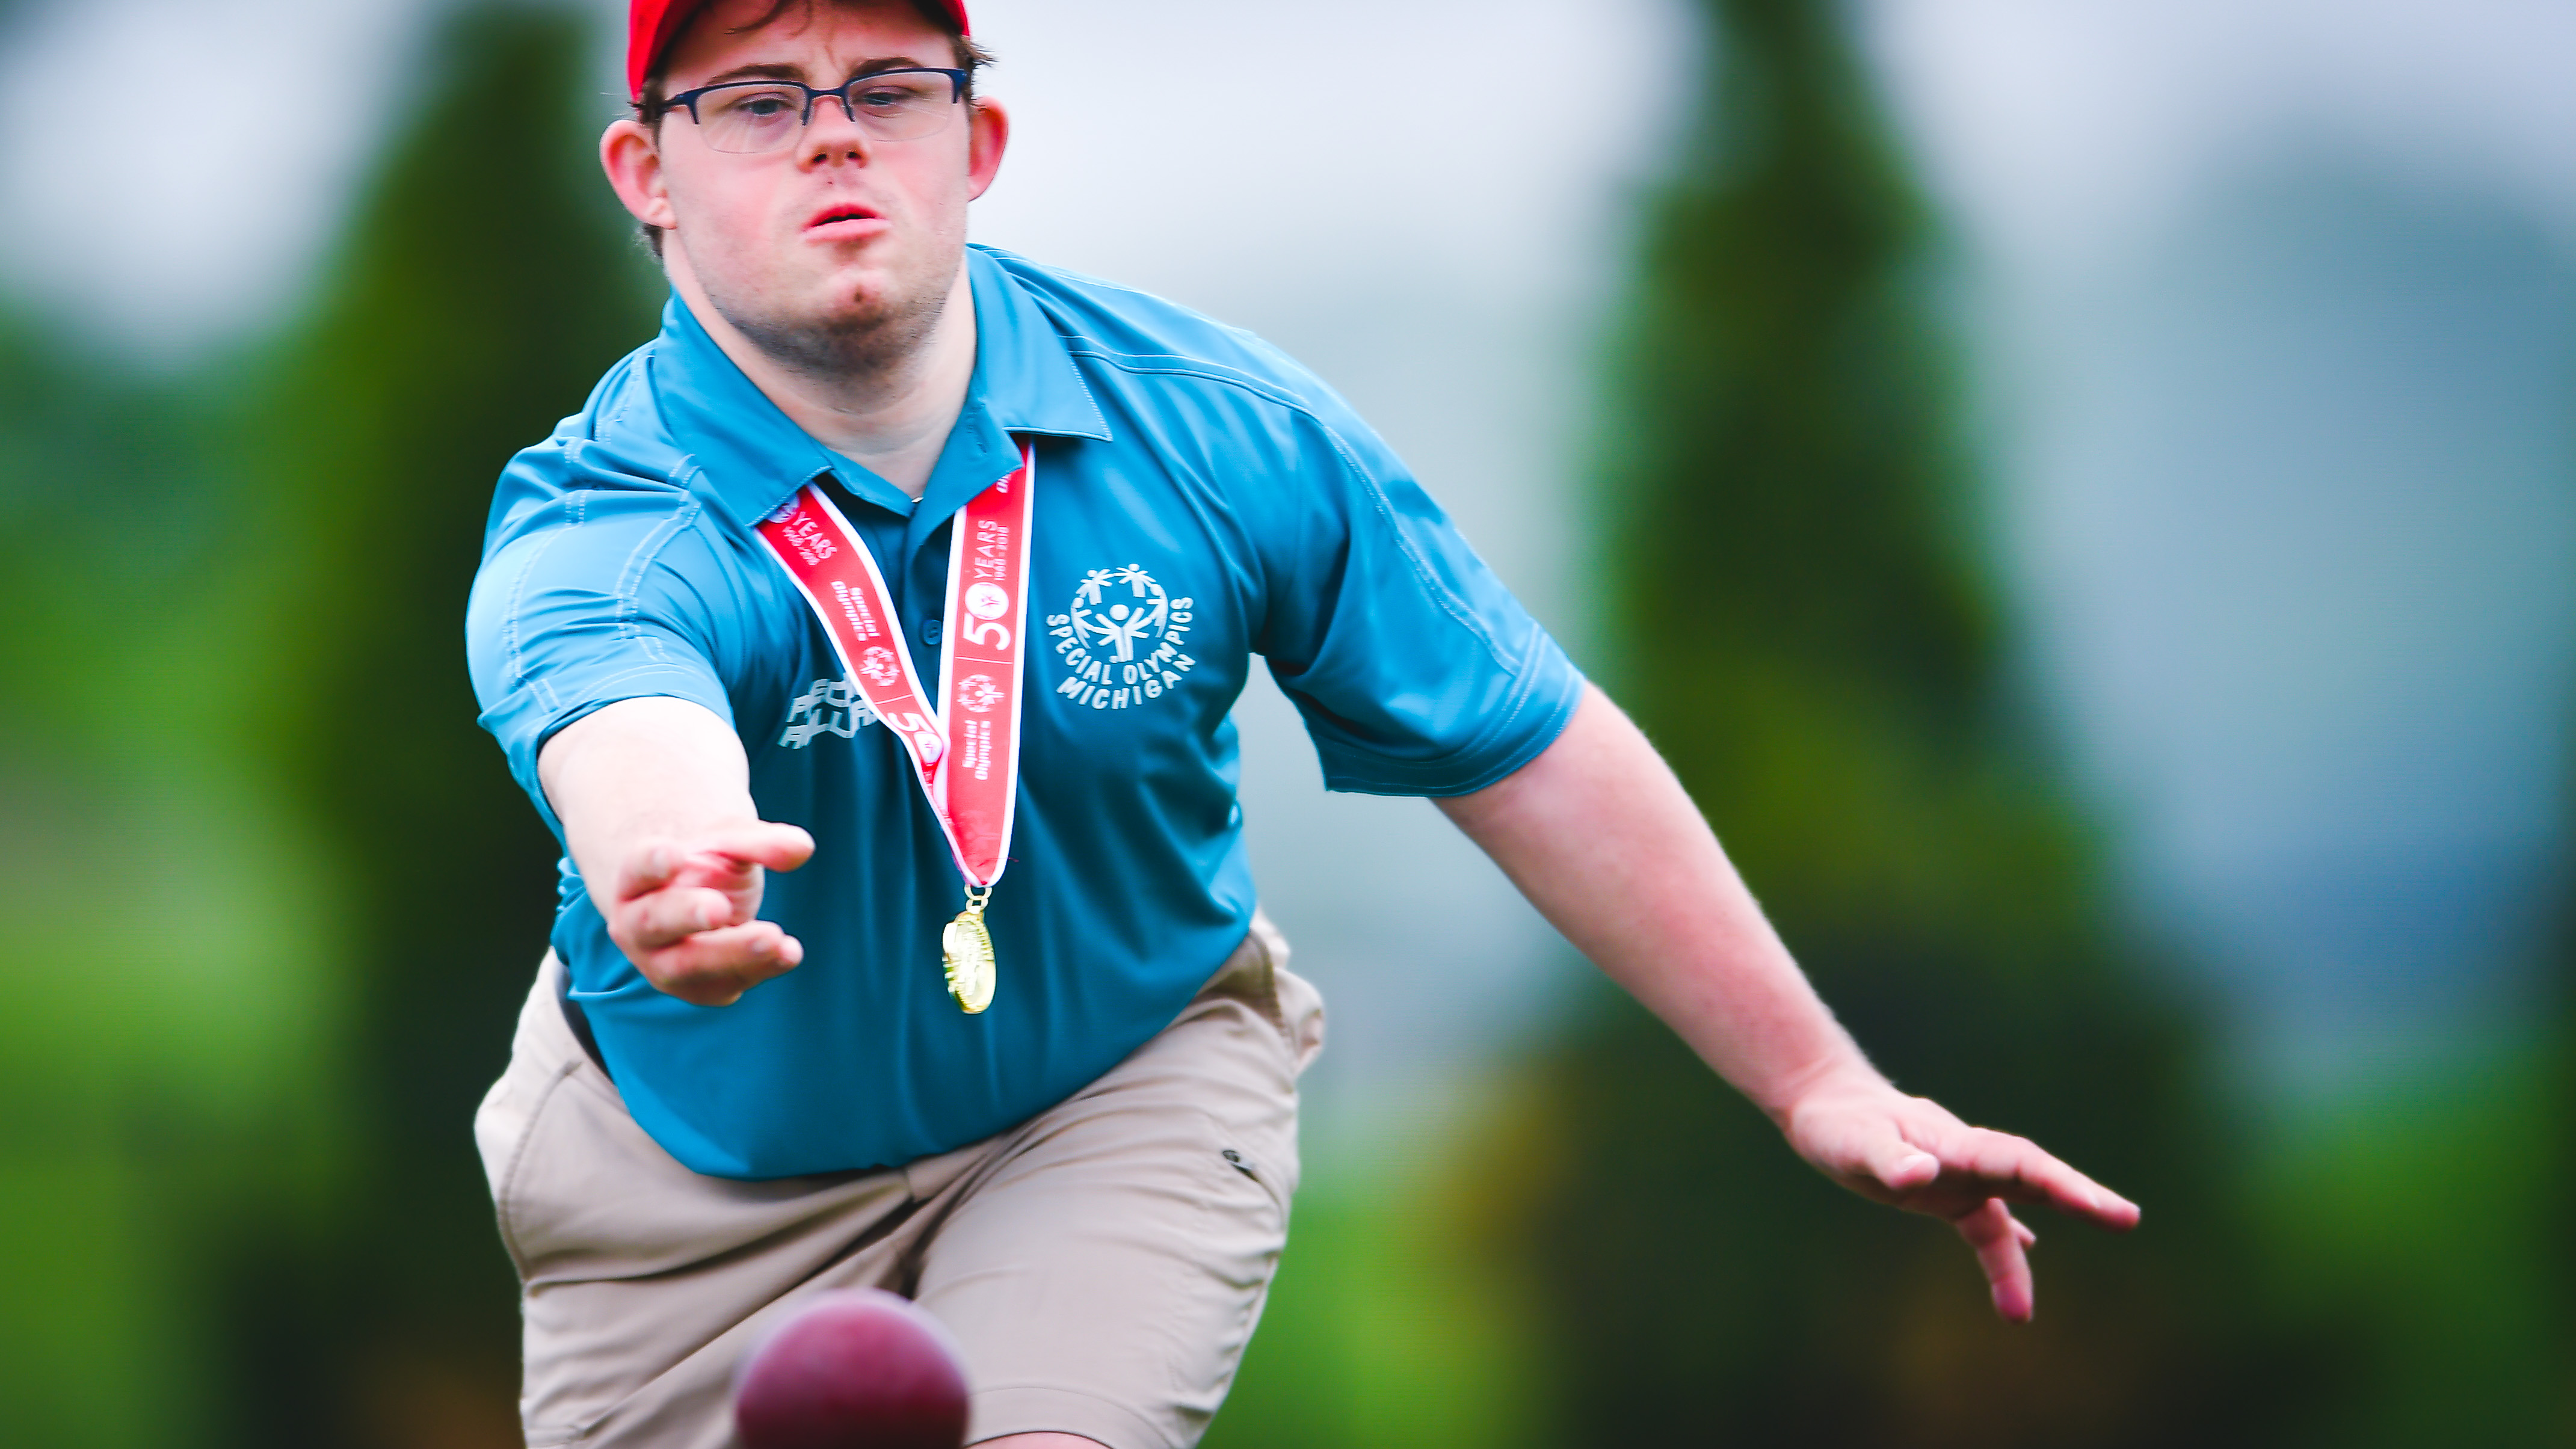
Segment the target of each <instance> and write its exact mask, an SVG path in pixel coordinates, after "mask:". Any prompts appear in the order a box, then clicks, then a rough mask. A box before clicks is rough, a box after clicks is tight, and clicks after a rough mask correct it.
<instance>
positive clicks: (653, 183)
mask: <svg viewBox="0 0 2576 1449" xmlns="http://www.w3.org/2000/svg"><path fill="white" fill-rule="evenodd" d="M599 169H600V170H602V171H605V172H607V173H608V184H609V187H610V188H611V189H612V190H614V191H615V192H616V193H617V199H618V200H619V201H620V202H622V203H624V204H625V207H626V209H627V211H629V212H630V213H632V214H633V215H634V217H635V219H636V220H637V221H640V222H642V223H644V224H645V225H646V226H655V227H660V228H662V229H663V230H665V231H668V230H670V229H671V228H672V227H675V226H677V225H679V216H678V214H677V213H675V212H673V211H672V210H671V193H670V187H669V186H668V185H667V184H666V182H665V179H664V177H663V174H662V148H661V147H660V146H659V145H658V144H656V143H655V141H654V139H653V133H652V131H651V130H649V129H647V128H646V127H645V125H644V123H643V122H641V121H637V120H634V119H632V118H628V119H626V120H620V121H612V122H610V123H609V126H608V129H607V130H606V131H604V132H602V133H600V137H599Z"/></svg>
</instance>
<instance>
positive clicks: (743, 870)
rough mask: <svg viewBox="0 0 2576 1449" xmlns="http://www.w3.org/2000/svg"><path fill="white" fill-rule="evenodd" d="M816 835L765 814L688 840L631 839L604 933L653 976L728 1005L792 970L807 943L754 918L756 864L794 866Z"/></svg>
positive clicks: (605, 909) (666, 987) (660, 983)
mask: <svg viewBox="0 0 2576 1449" xmlns="http://www.w3.org/2000/svg"><path fill="white" fill-rule="evenodd" d="M813 853H814V837H812V836H810V835H808V834H806V833H805V832H804V831H802V830H799V829H797V828H796V827H795V826H793V825H775V824H770V823H768V822H765V821H760V822H754V823H752V824H749V825H743V826H737V827H733V828H730V829H724V830H717V831H710V832H708V833H707V834H705V835H703V836H701V837H699V838H697V839H694V840H672V839H667V838H654V839H647V840H642V841H638V842H636V844H635V846H634V848H633V849H632V850H630V851H628V852H627V855H626V858H625V860H624V861H622V862H621V863H620V864H619V867H618V871H617V882H616V887H615V889H614V891H613V892H612V894H611V897H610V899H609V900H607V901H604V902H602V903H601V905H602V912H601V913H602V914H603V915H604V916H606V917H607V920H608V937H609V939H610V940H612V941H615V942H616V943H617V948H618V949H619V950H621V951H624V952H625V953H626V959H628V960H630V961H632V962H634V963H635V969H637V970H638V971H641V972H643V973H644V977H645V979H646V980H648V981H650V982H652V983H653V984H654V986H656V987H658V988H660V989H661V990H663V991H666V992H669V993H670V994H671V995H673V996H676V997H678V998H680V999H681V1000H682V1001H687V1002H692V1003H694V1004H696V1005H699V1006H730V1005H732V1004H733V1003H734V1002H735V1001H737V1000H740V999H741V997H742V994H743V993H744V992H745V991H748V990H750V989H751V988H752V987H754V986H757V985H759V984H760V983H761V982H763V981H766V980H768V979H770V978H771V977H773V976H777V975H780V974H782V973H784V972H787V971H792V970H794V969H795V967H796V963H797V962H799V961H802V960H803V959H805V948H804V946H803V945H802V944H801V943H800V942H798V941H797V939H796V938H795V937H793V936H790V935H788V934H787V933H786V932H785V931H783V930H781V929H779V927H778V925H777V923H775V922H773V921H764V920H761V919H759V912H760V893H761V884H762V879H763V872H764V871H769V870H794V869H795V868H796V867H798V866H800V865H803V864H804V863H805V861H806V859H807V858H808V857H810V856H811V855H813Z"/></svg>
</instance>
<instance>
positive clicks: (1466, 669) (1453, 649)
mask: <svg viewBox="0 0 2576 1449" xmlns="http://www.w3.org/2000/svg"><path fill="white" fill-rule="evenodd" d="M1290 431H1291V432H1292V433H1293V434H1295V435H1296V438H1297V441H1296V444H1295V448H1294V452H1295V463H1294V474H1295V476H1294V477H1293V478H1290V479H1286V480H1280V481H1279V482H1277V483H1275V484H1273V485H1271V486H1268V487H1265V488H1263V489H1262V490H1261V492H1262V494H1263V497H1262V498H1261V500H1260V501H1259V502H1258V503H1256V504H1255V505H1254V507H1253V508H1252V509H1250V510H1248V511H1249V512H1250V513H1251V515H1252V517H1253V520H1254V530H1255V535H1256V537H1255V546H1256V548H1258V549H1259V550H1260V554H1261V559H1262V574H1263V577H1264V580H1265V585H1266V587H1265V595H1266V598H1265V609H1264V616H1263V620H1262V624H1261V628H1260V632H1259V635H1258V637H1257V639H1256V641H1255V645H1254V647H1255V648H1256V649H1257V650H1258V651H1259V652H1260V653H1262V654H1263V655H1264V656H1265V657H1266V658H1267V659H1268V661H1269V664H1270V671H1271V674H1272V677H1274V678H1275V679H1277V680H1278V681H1279V685H1280V688H1281V689H1282V690H1283V691H1285V692H1286V694H1287V695H1288V697H1289V699H1290V700H1291V701H1292V702H1294V703H1295V704H1296V706H1297V709H1298V712H1299V713H1300V714H1301V715H1303V716H1304V718H1305V722H1306V731H1307V734H1308V736H1309V737H1311V738H1312V739H1313V741H1314V743H1315V752H1316V755H1317V756H1318V758H1319V760H1320V761H1321V763H1322V766H1323V772H1324V784H1325V786H1326V788H1328V789H1333V790H1348V791H1355V792H1360V793H1365V794H1377V795H1463V794H1467V793H1469V792H1471V791H1475V790H1481V789H1483V788H1485V787H1486V786H1488V785H1491V784H1493V783H1495V782H1496V781H1499V780H1501V779H1502V778H1504V777H1505V776H1507V775H1509V774H1511V773H1512V772H1513V771H1515V770H1518V769H1519V768H1520V767H1521V766H1523V765H1525V764H1527V763H1529V762H1530V761H1531V760H1532V759H1534V758H1536V757H1537V756H1538V754H1539V752H1541V751H1542V750H1545V749H1546V748H1547V747H1548V745H1549V744H1551V743H1553V742H1554V741H1555V739H1556V737H1557V735H1558V734H1560V733H1561V732H1563V730H1564V728H1565V725H1566V722H1567V721H1568V720H1569V719H1571V718H1572V717H1573V712H1574V707H1575V705H1576V703H1577V702H1578V701H1579V700H1580V697H1581V694H1582V690H1583V676H1582V675H1581V673H1580V672H1579V671H1577V670H1576V669H1575V667H1574V663H1573V661H1572V660H1570V659H1569V658H1567V657H1566V654H1565V651H1564V650H1563V649H1562V648H1560V647H1559V646H1558V644H1557V642H1556V641H1555V640H1554V639H1553V638H1551V637H1549V635H1548V633H1547V631H1546V630H1545V629H1543V628H1541V627H1540V626H1539V623H1538V621H1537V620H1536V619H1533V618H1531V617H1530V614H1529V611H1528V610H1526V609H1524V608H1523V607H1522V606H1521V603H1520V601H1519V600H1518V599H1516V598H1514V597H1512V594H1511V591H1510V590H1508V589H1506V588H1504V587H1503V584H1502V581H1501V580H1500V579H1498V578H1496V577H1495V576H1494V573H1493V570H1491V569H1490V568H1488V567H1487V566H1486V564H1485V561H1484V560H1483V559H1481V558H1479V557H1477V555H1476V552H1475V550H1474V549H1472V548H1470V547H1468V545H1467V541H1466V540H1465V539H1464V538H1462V537H1460V536H1459V533H1458V530H1457V528H1456V527H1455V526H1454V525H1453V524H1451V522H1450V521H1449V517H1448V515H1447V514H1446V513H1445V512H1443V511H1442V510H1441V508H1440V506H1439V505H1438V504H1436V503H1434V502H1433V501H1432V500H1431V497H1430V495H1429V494H1428V493H1426V492H1424V491H1423V489H1422V487H1421V485H1420V484H1419V483H1417V482H1415V481H1414V479H1413V476H1412V475H1411V473H1410V472H1409V471H1407V470H1406V469H1405V467H1404V466H1403V464H1402V463H1401V462H1400V461H1398V460H1397V458H1396V456H1395V454H1394V452H1393V450H1391V449H1389V448H1388V447H1387V446H1386V445H1385V444H1384V443H1383V442H1382V441H1380V440H1379V439H1378V437H1377V435H1376V434H1375V433H1374V432H1372V431H1370V430H1369V429H1368V427H1367V426H1366V425H1365V424H1363V423H1361V422H1360V420H1359V419H1358V417H1357V416H1356V415H1355V414H1353V413H1351V412H1350V410H1349V409H1348V407H1347V406H1346V405H1343V404H1341V403H1340V400H1339V399H1338V398H1333V397H1331V396H1330V395H1329V393H1327V394H1325V395H1324V396H1323V398H1322V399H1321V400H1320V404H1319V405H1318V406H1317V408H1316V411H1315V412H1314V413H1313V414H1309V415H1306V416H1302V417H1301V418H1299V420H1298V421H1297V423H1296V425H1294V426H1293V427H1292V428H1291V430H1290Z"/></svg>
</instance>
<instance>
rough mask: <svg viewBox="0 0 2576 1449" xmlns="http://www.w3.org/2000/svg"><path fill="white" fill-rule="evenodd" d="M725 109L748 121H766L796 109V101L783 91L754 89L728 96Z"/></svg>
mask: <svg viewBox="0 0 2576 1449" xmlns="http://www.w3.org/2000/svg"><path fill="white" fill-rule="evenodd" d="M724 109H725V111H726V112H727V113H728V114H730V115H736V116H740V117H742V118H743V119H744V120H747V121H766V120H769V119H771V118H772V117H776V116H780V115H785V114H787V113H789V112H792V111H794V110H795V109H796V103H795V101H793V100H791V99H790V98H789V97H788V96H787V95H786V94H785V93H784V92H781V91H753V92H751V93H749V94H747V95H739V96H732V97H729V98H727V99H726V101H725V102H724Z"/></svg>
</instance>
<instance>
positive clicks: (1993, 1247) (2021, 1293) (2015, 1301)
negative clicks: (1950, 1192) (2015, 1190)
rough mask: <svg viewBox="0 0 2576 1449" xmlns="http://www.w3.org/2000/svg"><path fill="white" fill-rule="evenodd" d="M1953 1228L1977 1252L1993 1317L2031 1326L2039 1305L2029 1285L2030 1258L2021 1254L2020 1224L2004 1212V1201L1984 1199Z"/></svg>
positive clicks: (2023, 1253)
mask: <svg viewBox="0 0 2576 1449" xmlns="http://www.w3.org/2000/svg"><path fill="white" fill-rule="evenodd" d="M1956 1226H1957V1227H1958V1229H1959V1236H1960V1237H1962V1238H1965V1239H1966V1240H1967V1242H1968V1246H1969V1247H1971V1248H1974V1249H1975V1250H1976V1253H1977V1266H1978V1267H1979V1268H1981V1269H1983V1270H1984V1271H1985V1275H1986V1288H1987V1292H1988V1294H1989V1295H1990V1296H1991V1297H1992V1298H1993V1299H1994V1304H1995V1313H1996V1314H1997V1315H1998V1316H1999V1317H2001V1318H2002V1319H2003V1320H2004V1321H2005V1322H2007V1323H2028V1322H2030V1317H2031V1314H2032V1312H2033V1311H2034V1310H2035V1309H2036V1308H2037V1306H2038V1305H2037V1299H2036V1295H2035V1293H2034V1291H2033V1288H2032V1285H2031V1277H2030V1258H2029V1256H2028V1255H2027V1254H2026V1253H2025V1252H2024V1251H2023V1250H2024V1249H2025V1248H2026V1247H2027V1246H2028V1244H2027V1243H2026V1242H2025V1241H2024V1239H2023V1231H2024V1230H2023V1229H2022V1226H2021V1224H2020V1223H2019V1222H2016V1221H2015V1220H2014V1219H2013V1215H2012V1213H2011V1212H2010V1211H2009V1210H2008V1209H2006V1208H2005V1206H2004V1203H2003V1199H2001V1198H1988V1199H1986V1200H1985V1202H1983V1203H1981V1204H1979V1205H1978V1206H1977V1207H1975V1208H1972V1209H1970V1210H1969V1211H1968V1212H1967V1213H1966V1214H1965V1215H1964V1216H1962V1217H1961V1218H1960V1219H1959V1220H1958V1222H1957V1224H1956Z"/></svg>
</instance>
